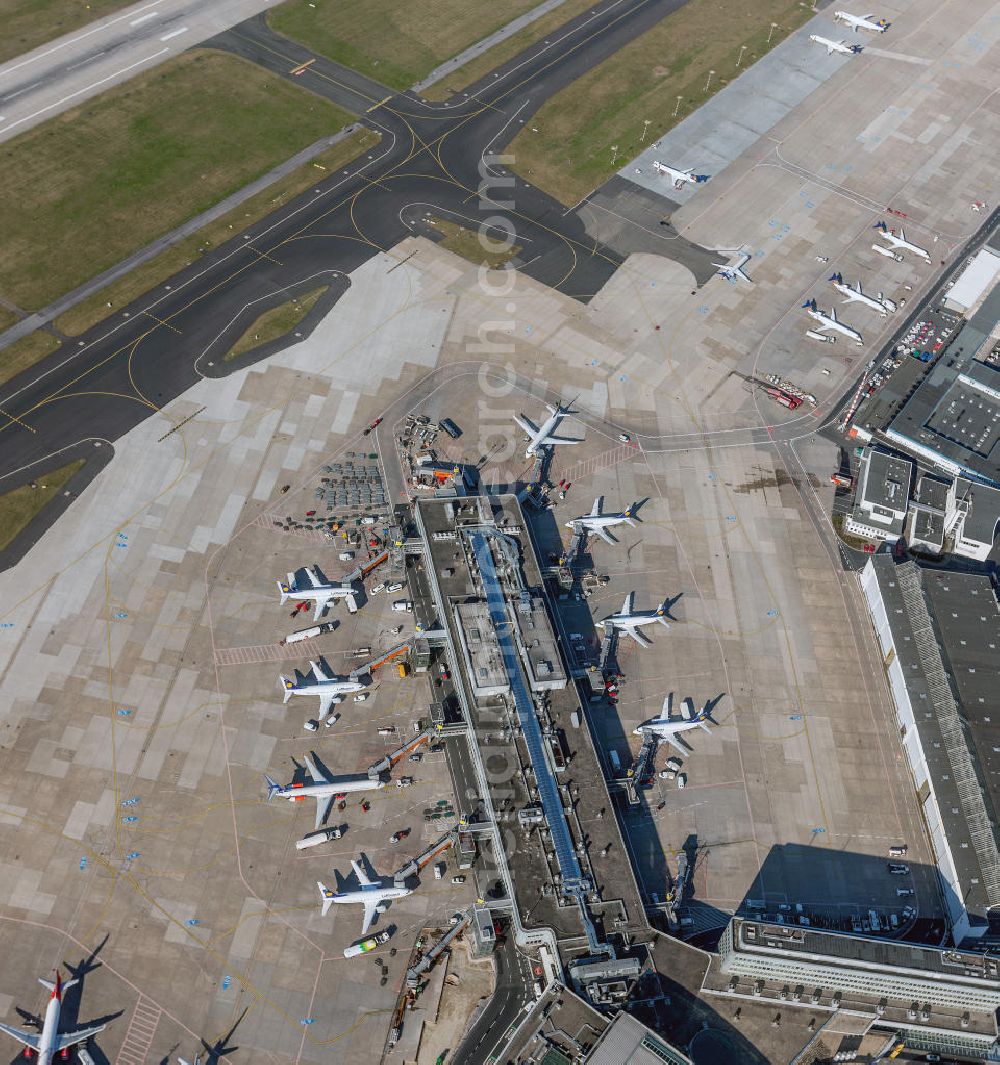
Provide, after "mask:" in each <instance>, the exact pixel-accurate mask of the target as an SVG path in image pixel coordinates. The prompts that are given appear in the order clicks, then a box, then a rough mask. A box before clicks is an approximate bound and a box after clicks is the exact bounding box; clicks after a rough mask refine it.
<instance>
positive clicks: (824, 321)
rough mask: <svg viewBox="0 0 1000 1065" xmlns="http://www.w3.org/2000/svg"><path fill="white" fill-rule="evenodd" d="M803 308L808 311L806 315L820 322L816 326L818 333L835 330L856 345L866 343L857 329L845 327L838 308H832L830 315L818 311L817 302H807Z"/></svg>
mask: <svg viewBox="0 0 1000 1065" xmlns="http://www.w3.org/2000/svg"><path fill="white" fill-rule="evenodd" d="M802 306H803V307H804V308H805V309H806V313H807V314H808V315H809V317H810V318H814V319H815V320H816V321H817V322H819V325H818V326H816V329H815V331H816V332H817V333H822V332H823V331H824V330H826V329H835V330H836V331H837V332H838V333H843V334H844V336H845V337H850V338H851V340H853V341H854V343H855V344H858V345H859V346H860V345H862V344H864V341H863V340H862V339H861V334H860V333H859V332H858V331H857V330H856V329H852V328H851V327H850V326H849V325H844V323H843V322H842V321H841V320H840V319H839V318H838V317H837V309H836V307H831V308H830V313H829V314H827V313H826V312H825V311H818V310H817V309H816V301H815V300H806V301H805V303H803V304H802Z"/></svg>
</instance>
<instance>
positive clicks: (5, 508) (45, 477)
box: [0, 459, 83, 551]
mask: <svg viewBox="0 0 1000 1065" xmlns="http://www.w3.org/2000/svg"><path fill="white" fill-rule="evenodd" d="M82 468H83V459H79V460H78V461H76V462H70V463H68V464H67V465H66V466H60V467H59V469H57V470H52V471H51V472H50V473H46V474H40V475H39V476H38V480H37V481H35V482H33V483H34V484H35V487H34V488H32V487H31V486H30V485H23V486H22V487H21V488H15V489H13V490H12V491H10V492H4V494H3V495H0V551H3V550H4V549H5V548H7V547H9V546H10V544H12V543H13V541H14V538H15V537H16V536H17V535H18V533H20V532H21V530H22V529H24V528H26V526H27V525H28V523H29V522H30V521H31V519H32V518H34V517H35V515H37V514H40V513H41V511H42V508H43V507H44V506H45V504H46V503H48V502H49V501H50V500H52V499H54V498H55V496H56V495H57V494H58V493H59V492H61V491H62V489H63V487H64V486H65V484H66V482H67V481H68V480H69V479H70V477H72V476H73V474H74V473H76V472H77V470H79V469H82Z"/></svg>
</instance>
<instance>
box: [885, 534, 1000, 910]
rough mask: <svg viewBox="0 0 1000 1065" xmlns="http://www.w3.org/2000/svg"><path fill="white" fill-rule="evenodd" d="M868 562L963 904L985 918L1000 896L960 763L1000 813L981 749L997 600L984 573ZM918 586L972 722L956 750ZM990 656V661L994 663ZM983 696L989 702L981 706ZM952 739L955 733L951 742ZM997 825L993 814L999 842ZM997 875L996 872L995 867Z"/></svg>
mask: <svg viewBox="0 0 1000 1065" xmlns="http://www.w3.org/2000/svg"><path fill="white" fill-rule="evenodd" d="M870 565H871V566H872V572H873V573H874V575H875V577H876V579H877V581H878V585H879V591H880V593H881V596H882V601H883V603H884V605H885V610H886V617H887V618H888V621H889V624H890V626H891V628H892V635H893V642H894V646H895V649H896V657H897V658H898V660H899V664H900V668H901V670H902V675H903V678H904V681H905V683H906V686H907V690H908V692H909V696H910V701H911V703H912V705H913V707H914V720H915V722H916V727H917V730H918V732H919V735H920V745H921V749H922V751H923V755H924V759H925V760H926V763H927V767H928V773H929V776H930V779H931V780H932V782H933V786H934V791H935V795H936V797H937V803H938V808H939V810H940V813H941V818H942V820H943V823H944V827H945V832H946V834H947V837H948V844H949V850H950V852H951V855H952V860H953V862H954V865H955V869H956V872H957V874H958V878H959V882H960V884H961V885H962V886H963V902H964V906H965V908H966V909H967V910H968V911H969V913H970V914H974V915H979V916H980V917H984V916H985V914H986V911H987V909H988V908H989V907H990V905H991V904H992V905H996V904H997V903H998V902H1000V899H998V898H993V897H991V895H992V893H991V891H990V890H989V889H988V883H989V880H990V870H989V868H988V866H987V867H986V868H984V861H986V859H987V858H988V855H987V854H983V853H981V847H982V846H983V841H982V840H978V839H977V838H974V836H973V832H972V829H971V828H970V825H969V823H968V820H967V816H966V812H965V810H964V807H963V797H962V793H961V792H960V789H959V786H958V784H957V783H956V776H957V774H956V762H957V763H958V764H959V765H960V766H961V765H962V764H964V763H966V762H971V767H972V770H973V772H974V773H975V775H976V777H977V778H978V779H979V780H980V782H981V785H982V789H983V802H984V803H985V806H986V811H987V812H989V811H990V810H991V809H992V810H994V811H995V810H996V809H997V803H998V798H1000V778H998V777H997V775H996V772H995V770H996V767H997V759H996V756H995V755H993V754H992V752H990V753H991V760H990V762H989V763H987V764H988V765H990V766H991V770H992V773H991V775H989V776H988V775H986V774H985V773H984V767H983V766H982V765H981V764H980V763H979V757H978V751H979V747H980V743H981V742H986V743H989V742H990V739H989V737H992V736H995V729H996V727H997V726H996V725H995V724H994V723H993V722H991V721H990V720H989V718H990V713H991V699H992V704H993V706H995V702H996V699H995V695H993V696H992V697H991V694H990V693H991V691H992V692H995V689H996V684H995V680H996V652H995V651H990V648H989V644H990V643H997V644H1000V636H998V635H997V605H996V595H995V593H994V591H993V587H992V584H991V582H990V580H989V578H988V577H985V576H979V575H971V574H969V575H962V574H958V573H953V572H948V571H938V570H921V569H920V568H919V567H917V565H916V564H915V563H913V562H904V563H902V564H897V562H896V561H895V560H894V559H893V557H892V556H891V555H890V554H888V553H882V554H878V555H875V556H873V558H872V559H871V562H870ZM960 578H964V579H960ZM914 581H915V582H916V587H918V588H919V589H920V593H921V596H922V600H923V603H924V606H925V609H926V610H927V612H928V614H929V615H930V617H931V622H932V624H933V625H934V630H935V637H936V640H935V643H936V645H937V647H938V648H939V651H940V654H941V665H942V666H943V668H944V669H945V670H946V672H947V673H948V674H949V675H950V678H951V681H952V684H951V687H952V693H953V695H954V697H955V700H956V703H957V704H958V713H959V715H960V716H961V718H962V719H963V720H964V722H965V723H966V728H965V730H964V731H963V733H962V736H961V738H962V740H964V741H965V742H963V743H960V744H959V745H957V746H954V745H953V744H952V743H951V742H950V738H946V734H945V731H944V730H943V729H942V725H941V721H940V719H939V713H940V710H939V708H938V706H937V705H936V704H935V694H936V693H937V694H938V696H939V697H940V693H938V692H937V688H936V687H935V685H934V683H933V681H932V680H929V678H928V670H929V669H932V667H933V663H930V664H929V663H928V662H927V660H926V658H925V656H924V655H923V654H922V653H921V650H920V646H919V641H918V638H917V632H918V630H919V629H920V628H921V627H922V626H923V625H925V620H924V619H923V618H921V617H919V616H918V615H916V614H914V610H915V609H916V608H915V607H914V606H913V605H912V604H910V605H908V601H907V595H906V594H905V588H907V587H912V586H913V582H914ZM928 589H930V591H929V592H928ZM973 591H974V592H975V595H973V594H972V592H973ZM984 619H985V620H984ZM991 653H992V655H993V660H992V664H988V659H989V654H991ZM991 681H992V682H993V683H992V685H991V683H990V682H991ZM980 699H985V700H986V701H985V702H982V703H981V702H980V701H979V700H980ZM922 707H926V709H924V710H923V712H921V711H920V709H919V708H922ZM951 735H952V732H951V730H950V729H949V730H948V737H951ZM980 736H982V740H980V738H979V737H980ZM966 737H968V738H967V739H966ZM994 742H995V740H994ZM996 825H997V823H996V819H995V813H994V815H993V820H992V829H993V833H994V838H995V836H996V830H997V828H996ZM977 843H978V844H979V845H978V846H977ZM988 850H989V848H988V841H987V851H988ZM993 853H995V851H994V852H993ZM993 875H994V876H995V875H996V870H995V869H994V870H993Z"/></svg>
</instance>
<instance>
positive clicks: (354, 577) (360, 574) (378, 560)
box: [344, 549, 389, 584]
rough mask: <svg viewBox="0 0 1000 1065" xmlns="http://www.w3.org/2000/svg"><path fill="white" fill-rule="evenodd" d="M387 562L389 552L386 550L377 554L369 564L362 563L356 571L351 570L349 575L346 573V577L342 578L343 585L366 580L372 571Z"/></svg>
mask: <svg viewBox="0 0 1000 1065" xmlns="http://www.w3.org/2000/svg"><path fill="white" fill-rule="evenodd" d="M388 561H389V551H388V549H386V550H384V551H382V552H380V553H379V554H377V555H376V556H375V557H374V558H373V559H371V560H370V561H369V562H365V563H363V564H362V565H360V566H358V567H357V569H355V570H353V571H352V572H351V573H348V575H347V576H346V577H345V578H344V583H345V584H353V583H354V582H355V581H363V580H366V579H367V578H368V577H369V576H370V575H371V574H372V572H373V571H374V570H376V569H378V567H379V566H381V565H382V564H383V563H384V562H388Z"/></svg>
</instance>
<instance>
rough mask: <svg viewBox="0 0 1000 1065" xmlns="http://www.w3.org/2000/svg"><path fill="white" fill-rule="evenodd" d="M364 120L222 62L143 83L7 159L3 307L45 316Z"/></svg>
mask: <svg viewBox="0 0 1000 1065" xmlns="http://www.w3.org/2000/svg"><path fill="white" fill-rule="evenodd" d="M350 121H351V116H350V115H348V114H347V113H346V112H344V111H341V110H340V109H339V108H336V107H334V106H333V105H332V104H329V103H327V102H326V101H325V100H322V99H320V98H318V97H316V96H313V95H312V94H311V93H308V92H306V91H305V90H303V89H300V88H298V86H295V85H291V84H289V83H287V82H285V81H283V80H282V79H281V78H279V77H277V76H276V75H274V74H270V73H268V72H267V71H264V70H262V69H261V68H260V67H257V66H254V65H253V64H251V63H247V62H245V61H244V60H241V59H237V58H235V57H234V56H230V55H225V54H223V53H221V52H212V51H207V50H196V51H194V52H186V53H185V54H184V55H182V56H178V57H177V58H176V59H174V60H172V61H171V62H169V63H165V64H163V65H162V66H161V67H157V68H156V70H153V71H149V72H147V73H145V74H141V75H139V76H138V77H136V78H134V79H133V80H131V81H129V82H127V83H126V84H124V85H121V86H118V87H116V88H114V89H111V90H109V91H108V92H106V93H104V94H103V95H101V96H99V97H96V98H95V99H94V100H91V101H89V102H88V103H86V104H85V105H83V106H82V107H80V108H78V109H76V110H74V111H69V112H67V113H66V114H64V115H60V116H59V117H58V118H55V119H52V120H51V121H49V122H45V123H43V124H42V125H40V126H37V127H35V128H34V129H32V130H29V131H28V132H27V133H24V134H22V135H21V136H20V137H17V138H15V139H14V140H12V141H9V142H8V143H6V144H4V145H3V147H2V149H0V233H3V241H2V242H0V294H2V295H5V296H7V297H8V298H9V299H10V300H12V301H13V302H14V303H17V304H18V305H19V306H21V307H24V308H25V309H27V310H38V309H40V308H42V307H44V306H46V305H47V304H49V303H51V302H52V301H53V300H54V299H56V298H57V297H58V296H61V295H63V294H64V293H66V292H69V291H71V290H72V289H74V288H76V287H77V286H78V285H80V284H81V283H83V282H84V281H86V280H88V279H89V278H91V277H93V276H94V275H95V274H98V273H100V272H101V271H102V270H104V269H105V268H107V267H109V266H111V265H112V264H114V263H117V262H120V261H121V260H122V259H124V258H126V257H127V256H128V255H129V254H131V253H132V252H134V251H136V250H137V249H138V248H141V247H143V246H144V245H146V244H148V243H149V242H150V241H152V240H154V239H156V238H157V237H159V236H162V235H163V234H165V233H168V232H170V230H172V229H174V228H175V227H176V226H178V225H179V224H180V223H181V222H184V221H186V220H187V219H188V218H191V217H192V216H193V215H196V214H198V213H200V212H201V211H204V210H206V209H207V208H209V207H211V206H212V205H213V204H215V203H218V201H219V200H221V199H223V198H224V197H226V196H228V195H229V194H230V193H232V192H235V191H236V190H237V189H239V188H242V187H243V186H244V185H246V184H248V183H249V182H250V181H253V180H254V179H255V178H257V177H259V176H260V175H261V174H264V173H266V172H267V171H268V170H269V169H271V168H272V167H274V166H275V165H276V164H277V163H279V162H281V161H282V160H284V159H287V158H288V157H289V156H291V155H294V154H295V152H297V151H299V150H301V149H302V148H304V147H306V146H307V145H309V144H312V143H314V142H315V141H317V140H319V139H320V138H322V137H324V136H329V135H330V134H331V133H334V132H336V131H337V130H338V129H340V128H342V127H343V126H345V125H347V123H348V122H350Z"/></svg>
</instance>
